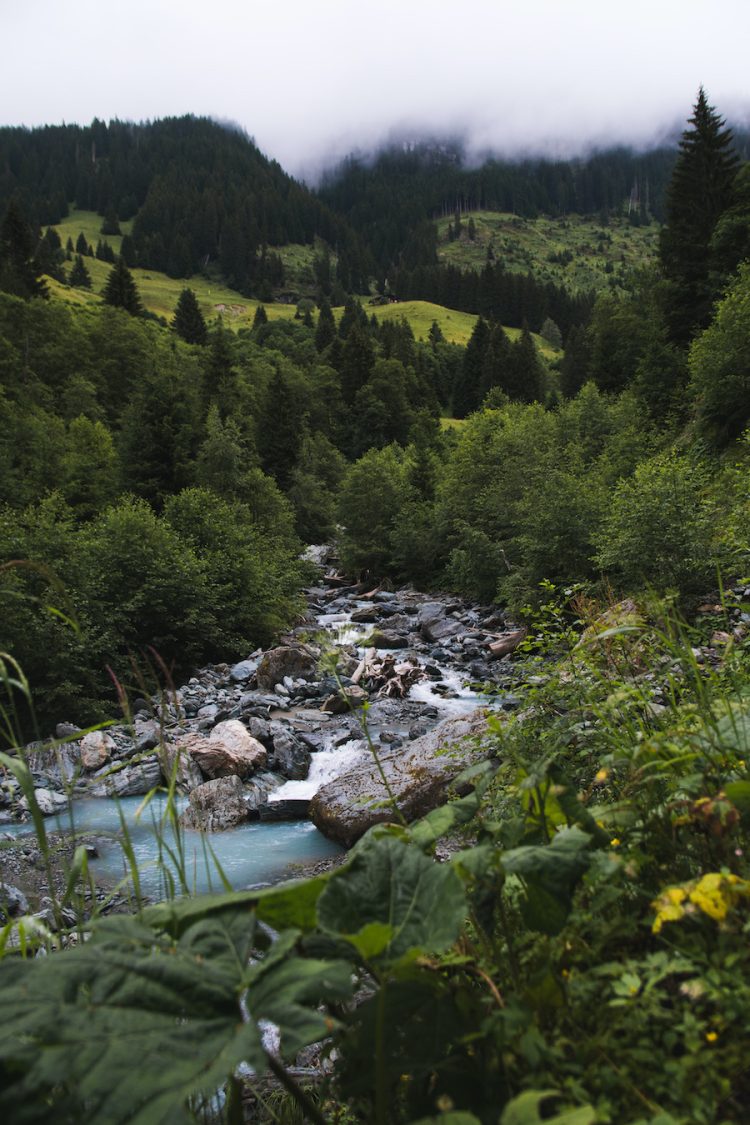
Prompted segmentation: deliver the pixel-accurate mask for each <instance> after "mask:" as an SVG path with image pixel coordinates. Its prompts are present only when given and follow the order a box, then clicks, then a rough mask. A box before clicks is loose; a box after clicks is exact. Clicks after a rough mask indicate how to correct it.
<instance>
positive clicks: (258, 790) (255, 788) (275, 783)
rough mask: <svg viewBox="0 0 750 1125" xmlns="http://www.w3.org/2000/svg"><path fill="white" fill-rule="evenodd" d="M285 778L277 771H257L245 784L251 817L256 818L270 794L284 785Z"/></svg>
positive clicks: (245, 798) (245, 796)
mask: <svg viewBox="0 0 750 1125" xmlns="http://www.w3.org/2000/svg"><path fill="white" fill-rule="evenodd" d="M283 784H284V782H283V780H282V779H281V778H280V777H279V776H278V775H277V774H275V773H268V772H262V773H256V774H255V776H254V777H253V778H252V779H251V780H250V781H248V782H245V785H244V787H243V788H244V801H245V807H246V808H247V811H248V815H249V816H250V819H251V820H252V819H254V818H255V817H257V815H258V809H260V808H261V807H262V806H263V805H265V804H266V802H267V801H268V797H269V794H271V793H273V791H274V790H275V789H278V788H279V786H280V785H283Z"/></svg>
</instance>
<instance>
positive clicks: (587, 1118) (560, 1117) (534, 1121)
mask: <svg viewBox="0 0 750 1125" xmlns="http://www.w3.org/2000/svg"><path fill="white" fill-rule="evenodd" d="M559 1096H560V1095H559V1094H558V1092H557V1091H556V1090H526V1091H525V1093H523V1094H519V1096H518V1097H517V1098H513V1100H512V1101H510V1102H508V1104H507V1105H506V1107H505V1109H504V1111H503V1115H502V1117H501V1118H500V1125H594V1123H595V1122H596V1111H595V1110H594V1109H593V1108H592V1107H591V1106H590V1105H585V1106H580V1107H579V1108H578V1109H566V1110H563V1112H562V1113H556V1114H555V1116H554V1117H549V1116H547V1115H546V1113H545V1116H544V1117H542V1115H541V1108H542V1104H543V1103H544V1102H548V1101H549V1100H550V1099H551V1098H559Z"/></svg>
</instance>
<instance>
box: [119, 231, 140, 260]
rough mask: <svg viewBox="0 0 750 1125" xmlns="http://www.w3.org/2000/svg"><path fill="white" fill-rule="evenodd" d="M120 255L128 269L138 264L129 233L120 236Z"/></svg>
mask: <svg viewBox="0 0 750 1125" xmlns="http://www.w3.org/2000/svg"><path fill="white" fill-rule="evenodd" d="M120 257H121V258H122V260H123V262H124V263H125V265H126V266H129V267H130V269H133V267H134V266H136V265H138V255H137V254H136V251H135V243H134V242H133V239H132V237H131V236H130V235H129V234H124V235H123V236H122V242H121V243H120Z"/></svg>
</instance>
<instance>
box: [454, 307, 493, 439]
mask: <svg viewBox="0 0 750 1125" xmlns="http://www.w3.org/2000/svg"><path fill="white" fill-rule="evenodd" d="M489 346H490V328H489V325H488V324H487V321H486V320H485V319H484V318H483V317H481V316H480V317H479V319H478V320H477V322H476V324H475V325H474V330H473V331H472V333H471V337H470V339H469V342H468V344H467V345H466V351H465V352H464V362H463V367H462V369H461V374H460V375H459V377H458V380H457V382H456V386H455V389H454V392H453V413H454V415H455V416H456V418H465V417H466V415H467V414H471V413H472V411H474V410H477V409H478V407H479V405H480V403H481V401H482V375H483V371H484V361H485V359H486V356H487V351H488V348H489Z"/></svg>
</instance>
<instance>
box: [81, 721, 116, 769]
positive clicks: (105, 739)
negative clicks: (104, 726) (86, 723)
mask: <svg viewBox="0 0 750 1125" xmlns="http://www.w3.org/2000/svg"><path fill="white" fill-rule="evenodd" d="M114 750H115V741H114V739H113V738H112V737H111V736H110V735H108V734H105V733H104V731H101V730H95V731H92V732H91V733H90V734H87V735H85V736H84V737H83V738H82V739H81V765H82V766H83V768H84V769H85V770H98V769H101V767H102V766H103V765H104V764H105V762H108V761H109V759H110V758H111V757H112V754H113V752H114Z"/></svg>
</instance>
